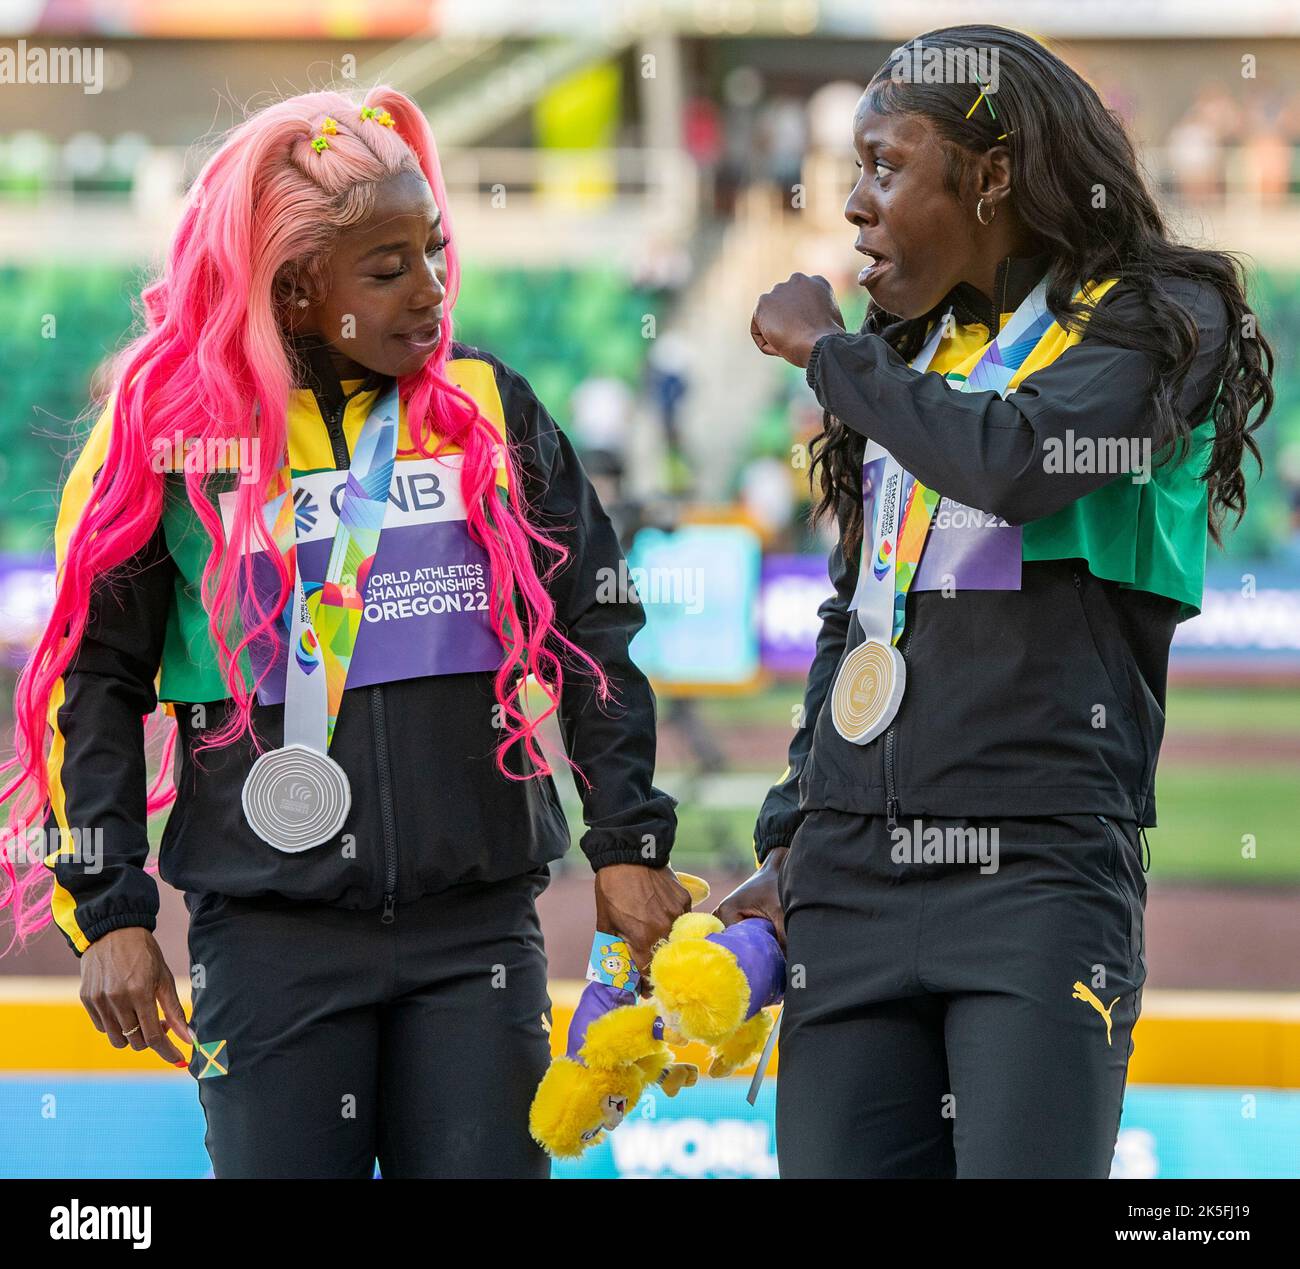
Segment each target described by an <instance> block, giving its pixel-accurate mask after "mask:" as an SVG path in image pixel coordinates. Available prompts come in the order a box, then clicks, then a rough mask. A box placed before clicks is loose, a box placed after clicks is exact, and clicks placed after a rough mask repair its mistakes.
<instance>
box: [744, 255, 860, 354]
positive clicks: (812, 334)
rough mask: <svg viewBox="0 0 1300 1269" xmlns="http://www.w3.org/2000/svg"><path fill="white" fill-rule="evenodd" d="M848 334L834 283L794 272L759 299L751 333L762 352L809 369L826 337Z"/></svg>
mask: <svg viewBox="0 0 1300 1269" xmlns="http://www.w3.org/2000/svg"><path fill="white" fill-rule="evenodd" d="M843 331H844V318H843V316H842V315H841V314H840V306H839V304H838V303H837V302H836V300H835V292H834V290H833V289H832V288H831V284H830V283H829V282H828V281H827V280H826V279H825V278H824V277H822V276H821V275H820V274H818V275H817V276H815V277H811V278H810V277H809V276H808V275H807V274H806V273H792V274H791V275H790V277H789V280H788V281H785V282H780V283H778V284H777V285H776V286H774V287H773V288H772V289H771V290H770V291H768V292H767V293H766V294H765V295H761V296H759V299H758V304H757V306H756V307H755V309H754V316H753V317H751V318H750V319H749V333H750V335H751V336H752V338H753V340H754V343H756V344H757V345H758V348H759V351H760V352H764V353H767V355H768V356H769V357H784V358H785V359H786V361H788V362H791V363H792V364H793V365H796V366H806V365H807V364H808V359H809V357H811V356H812V350H813V345H814V344H815V343H816V342H817V341H818V340H819V339H820V338H821V337H822V336H823V335H836V334H841V333H843Z"/></svg>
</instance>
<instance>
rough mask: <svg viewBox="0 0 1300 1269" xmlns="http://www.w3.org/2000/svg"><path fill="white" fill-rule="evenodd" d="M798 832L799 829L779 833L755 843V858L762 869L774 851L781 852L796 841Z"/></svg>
mask: <svg viewBox="0 0 1300 1269" xmlns="http://www.w3.org/2000/svg"><path fill="white" fill-rule="evenodd" d="M797 831H798V830H797V829H792V830H791V831H790V832H788V833H778V834H776V835H774V836H771V837H765V838H763V840H762V841H761V842H758V841H756V842H755V843H754V858H755V859H757V860H758V864H759V867H760V868H761V867H762V866H763V863H764V861H765V860H766V859H767V857H768V855H770V854H771V853H772V852H773V851H774V850H779V849H780V848H781V847H783V846H789V845H790V843H791V842H792V841H794V835H795V833H796V832H797Z"/></svg>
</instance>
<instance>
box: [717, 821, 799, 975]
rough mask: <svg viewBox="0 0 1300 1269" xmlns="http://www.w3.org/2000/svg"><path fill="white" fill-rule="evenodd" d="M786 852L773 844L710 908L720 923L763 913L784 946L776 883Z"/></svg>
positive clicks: (781, 914)
mask: <svg viewBox="0 0 1300 1269" xmlns="http://www.w3.org/2000/svg"><path fill="white" fill-rule="evenodd" d="M789 853H790V848H789V847H788V846H776V847H774V848H773V849H772V850H770V851H768V853H767V857H766V858H765V859H764V860H763V863H762V865H761V866H760V867H759V869H758V871H757V872H755V873H754V875H753V876H752V877H747V878H746V879H745V880H744V881H742V882H741V883H740V885H738V886H737V887H736V888H735V889H734V890H733V891H732V892H731V893H730V894H729V895H728V896H727V897H726V898H725V899H723V901H722V902H721V903H720V904H718V906H717V907H716V908H715V909H714V915H715V916H716V917H717V918H718V920H719V921H721V922H722V923H723V925H735V923H736V922H737V921H743V920H744V919H745V918H746V917H766V918H767V919H768V920H769V921H771V922H772V924H773V925H774V926H775V927H776V938H777V942H778V943H780V944H781V949H782V951H784V950H785V913H784V912H783V911H782V910H781V898H780V894H779V892H778V889H777V886H778V883H779V882H780V879H781V867H782V865H783V864H784V863H785V857H786V856H787V855H788V854H789Z"/></svg>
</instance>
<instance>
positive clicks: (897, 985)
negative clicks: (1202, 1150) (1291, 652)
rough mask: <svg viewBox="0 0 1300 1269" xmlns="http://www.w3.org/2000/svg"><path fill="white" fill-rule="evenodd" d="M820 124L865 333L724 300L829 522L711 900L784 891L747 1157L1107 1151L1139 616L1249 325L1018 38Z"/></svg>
mask: <svg viewBox="0 0 1300 1269" xmlns="http://www.w3.org/2000/svg"><path fill="white" fill-rule="evenodd" d="M927 68H928V69H927ZM853 130H854V143H855V147H856V150H857V154H858V158H859V165H860V166H861V168H862V174H861V177H860V178H859V180H858V182H857V185H856V186H855V187H854V189H853V192H852V194H851V195H850V197H849V200H848V203H847V205H846V208H845V215H846V217H847V219H848V220H849V222H850V223H851V224H853V225H854V226H855V227H856V229H857V231H858V238H857V244H856V245H857V249H858V250H859V251H861V252H863V253H864V254H865V255H868V256H869V257H870V258H871V263H869V264H868V266H867V267H866V268H865V269H864V270H863V271H862V274H861V275H860V278H859V281H860V282H861V284H862V285H863V286H865V287H866V288H867V290H868V292H869V294H870V296H871V300H872V303H871V306H870V309H869V311H868V314H867V317H866V320H865V323H864V325H863V328H862V330H861V331H860V332H859V333H857V334H850V333H848V332H846V331H845V330H844V327H843V321H842V319H841V317H840V313H839V310H838V308H837V306H836V304H835V300H834V297H833V294H832V292H831V289H830V286H829V284H828V283H826V281H825V280H824V279H821V278H809V277H805V276H804V275H802V274H795V275H794V276H793V277H792V278H791V279H790V280H789V281H787V282H784V283H782V284H781V285H779V286H777V287H776V288H775V289H774V290H772V291H770V292H768V293H767V294H766V295H764V296H763V297H762V298H761V299H760V301H759V303H758V306H757V308H756V310H755V313H754V318H753V322H752V334H753V337H754V340H755V342H756V343H757V344H758V346H759V347H760V348H761V349H762V351H763V352H765V353H769V354H775V355H780V356H783V357H785V358H786V359H787V360H789V361H791V362H793V363H794V364H796V365H799V366H806V367H807V375H808V382H809V384H810V385H811V387H812V389H813V391H814V392H815V393H816V394H817V397H818V400H819V401H820V402H821V404H822V405H823V407H824V408H825V410H826V424H825V429H824V433H823V434H822V436H821V437H820V438H819V440H818V441H817V442H816V443H815V446H814V460H815V461H814V469H815V470H816V471H818V472H819V474H820V484H821V500H820V504H819V507H818V511H819V512H820V513H822V514H825V513H830V512H833V513H834V514H835V515H836V517H837V521H838V526H839V542H838V544H837V546H836V547H835V549H834V550H833V552H832V554H831V569H830V571H831V578H832V581H833V582H834V584H835V594H834V596H833V597H832V598H831V599H829V600H828V601H827V602H826V604H825V605H824V606H823V608H822V610H821V616H822V620H823V626H822V632H821V636H820V638H819V640H818V646H817V654H816V659H815V662H814V664H813V667H812V670H811V672H810V674H809V678H808V686H807V693H806V697H805V709H804V718H803V725H802V726H801V728H800V729H799V731H798V733H797V734H796V736H795V739H794V742H793V744H792V745H791V749H790V759H789V770H788V771H787V772H786V775H785V777H784V778H783V779H782V780H781V782H780V783H779V784H777V785H776V786H775V787H774V788H773V789H772V791H771V792H770V794H769V795H768V797H767V799H766V801H765V803H764V805H763V808H762V811H761V813H760V815H759V820H758V825H757V830H756V834H755V846H756V853H757V856H758V859H759V864H760V866H759V869H758V871H757V872H756V873H755V875H754V876H753V877H752V878H751V879H750V880H749V881H747V882H746V883H745V884H744V885H742V886H741V887H740V888H739V889H738V890H737V891H735V892H734V893H733V894H732V895H731V896H730V897H729V898H728V899H727V900H726V901H725V902H724V903H723V905H722V907H721V909H720V911H721V914H722V916H723V917H724V919H726V920H729V921H730V920H735V919H738V918H739V917H742V916H745V915H750V914H757V913H762V914H765V915H768V916H770V917H771V918H772V919H774V920H775V921H777V922H778V924H779V923H780V921H781V919H782V915H784V921H785V930H786V933H787V935H788V955H789V963H790V966H791V971H790V983H789V990H788V991H787V996H786V1001H787V1003H786V1010H785V1018H784V1023H783V1029H782V1037H781V1073H780V1081H779V1091H778V1112H777V1133H778V1148H779V1154H780V1161H781V1171H782V1175H784V1176H953V1175H957V1176H1013V1175H1018V1176H1094V1177H1104V1176H1105V1175H1106V1174H1107V1172H1108V1170H1109V1167H1110V1163H1111V1158H1112V1153H1113V1150H1114V1146H1115V1140H1116V1136H1117V1133H1118V1127H1119V1121H1120V1112H1121V1108H1122V1102H1123V1094H1124V1086H1125V1081H1126V1076H1127V1069H1128V1059H1129V1056H1130V1054H1131V1052H1132V1042H1131V1033H1132V1029H1133V1025H1134V1023H1135V1021H1136V1020H1137V1017H1138V1013H1139V1009H1140V1005H1141V991H1142V985H1143V981H1144V979H1145V976H1146V967H1145V960H1144V938H1143V908H1144V902H1145V897H1146V884H1145V879H1144V875H1143V874H1144V872H1145V870H1146V866H1145V863H1144V858H1143V847H1144V845H1145V838H1144V837H1143V835H1142V830H1143V829H1144V828H1146V827H1150V826H1153V825H1154V824H1155V822H1156V820H1155V803H1154V798H1153V791H1154V777H1155V767H1156V759H1157V755H1158V752H1159V747H1160V742H1161V738H1162V734H1163V729H1164V703H1165V682H1166V673H1167V668H1168V658H1169V645H1170V641H1171V640H1172V638H1173V634H1174V630H1175V627H1176V625H1177V624H1178V622H1179V621H1180V620H1183V619H1185V618H1187V617H1189V616H1191V615H1194V614H1195V613H1196V612H1197V611H1198V609H1199V605H1200V602H1201V591H1202V584H1203V573H1204V561H1205V552H1206V545H1207V536H1208V537H1212V538H1213V539H1214V541H1215V542H1216V543H1217V542H1218V541H1219V537H1220V532H1221V528H1222V526H1223V524H1224V522H1225V520H1232V519H1234V518H1235V519H1239V518H1240V516H1241V514H1242V513H1243V511H1244V509H1245V505H1246V477H1245V474H1244V472H1243V462H1244V459H1245V457H1246V455H1247V453H1249V454H1250V456H1251V457H1252V458H1253V459H1255V460H1256V462H1258V459H1259V453H1258V449H1257V446H1256V443H1255V440H1254V438H1253V436H1252V433H1253V432H1254V430H1255V429H1256V428H1257V427H1258V426H1259V424H1260V423H1261V422H1262V421H1263V419H1264V417H1265V416H1266V415H1267V413H1268V410H1269V408H1270V406H1271V404H1272V397H1273V393H1272V388H1271V386H1270V375H1271V371H1272V362H1273V359H1272V353H1271V350H1270V348H1269V346H1268V344H1267V343H1266V342H1265V340H1264V339H1263V338H1262V336H1261V335H1260V334H1259V332H1258V331H1257V329H1256V327H1255V318H1254V314H1253V313H1252V312H1251V310H1250V308H1249V307H1248V305H1247V302H1246V298H1245V294H1244V286H1243V280H1242V274H1241V271H1240V269H1239V267H1238V266H1237V264H1236V263H1235V261H1234V260H1232V259H1231V258H1230V257H1229V256H1227V255H1225V254H1223V253H1220V252H1216V251H1206V250H1195V249H1192V248H1190V247H1186V246H1181V245H1178V244H1177V243H1175V242H1173V241H1171V239H1170V236H1169V233H1168V231H1167V229H1166V227H1165V224H1164V221H1163V219H1162V217H1161V214H1160V212H1159V210H1158V208H1157V206H1156V204H1155V202H1154V200H1153V199H1152V197H1151V195H1150V193H1149V192H1148V190H1147V189H1146V186H1145V184H1144V182H1143V179H1142V177H1141V175H1140V174H1139V170H1138V165H1137V162H1136V159H1135V156H1134V151H1133V147H1132V144H1131V142H1130V141H1129V139H1128V137H1127V136H1126V135H1125V131H1124V128H1123V126H1122V125H1121V123H1120V122H1119V120H1118V119H1117V118H1116V117H1115V115H1114V114H1112V113H1111V112H1110V111H1108V110H1107V109H1106V108H1105V107H1104V106H1103V105H1102V103H1101V101H1100V100H1099V99H1098V97H1097V94H1096V93H1095V91H1094V90H1093V89H1092V88H1091V87H1090V86H1089V85H1088V84H1087V83H1086V82H1085V81H1084V80H1083V79H1082V78H1080V77H1079V75H1077V74H1076V73H1075V72H1074V71H1073V70H1071V69H1070V67H1069V66H1067V65H1066V64H1065V63H1064V62H1063V61H1062V60H1061V59H1060V58H1058V57H1057V56H1055V55H1054V54H1053V53H1051V52H1050V51H1049V50H1048V49H1047V48H1045V47H1044V46H1043V45H1041V44H1040V43H1038V42H1037V41H1035V40H1033V39H1031V38H1029V37H1028V36H1024V35H1021V34H1018V33H1016V32H1013V31H1008V30H1005V29H1002V28H999V27H989V26H964V27H954V28H949V29H945V30H940V31H934V32H929V33H927V34H925V35H924V36H921V37H918V38H917V39H916V40H914V41H912V42H910V43H909V44H907V45H905V46H903V47H902V48H900V49H898V50H896V51H895V53H894V54H893V55H891V57H890V59H889V60H888V61H887V62H886V63H885V65H884V66H883V67H882V68H881V69H880V70H879V71H878V72H877V73H876V75H875V76H874V77H873V79H872V80H871V82H870V84H869V85H868V87H867V90H866V92H865V93H864V95H863V97H862V99H861V101H860V103H859V105H858V108H857V111H856V114H855V117H854V120H853ZM1255 411H1257V412H1256V413H1255V414H1254V417H1253V418H1252V412H1255Z"/></svg>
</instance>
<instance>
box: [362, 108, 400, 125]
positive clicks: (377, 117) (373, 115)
mask: <svg viewBox="0 0 1300 1269" xmlns="http://www.w3.org/2000/svg"><path fill="white" fill-rule="evenodd" d="M361 117H362V118H363V119H373V120H374V121H375V122H376V123H378V124H382V125H383V127H385V128H391V127H394V126H395V121H394V119H393V116H392V115H390V114H389V113H388V111H387V110H376V109H375V108H374V106H362V107H361Z"/></svg>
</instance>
